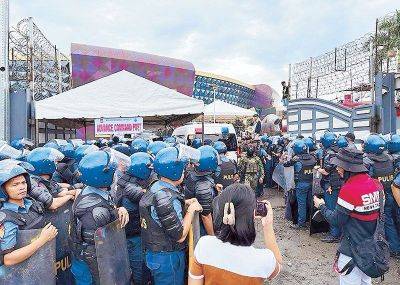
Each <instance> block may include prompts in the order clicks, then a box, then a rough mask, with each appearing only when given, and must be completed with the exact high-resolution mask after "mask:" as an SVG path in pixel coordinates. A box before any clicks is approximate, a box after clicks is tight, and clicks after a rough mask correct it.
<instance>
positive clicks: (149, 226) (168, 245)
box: [139, 188, 186, 252]
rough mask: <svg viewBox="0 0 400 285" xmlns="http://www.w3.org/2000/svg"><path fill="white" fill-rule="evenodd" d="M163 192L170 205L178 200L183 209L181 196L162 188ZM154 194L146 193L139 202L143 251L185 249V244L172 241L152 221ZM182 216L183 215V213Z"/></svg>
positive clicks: (183, 202)
mask: <svg viewBox="0 0 400 285" xmlns="http://www.w3.org/2000/svg"><path fill="white" fill-rule="evenodd" d="M163 191H166V192H169V193H170V194H171V195H172V197H171V203H172V201H174V200H175V199H178V200H179V202H180V203H181V206H182V209H185V199H184V196H183V195H182V194H179V193H177V192H175V191H172V190H170V189H168V188H163ZM154 196H155V193H153V192H151V191H148V192H146V194H145V195H144V196H143V197H142V199H141V200H140V204H139V205H140V207H139V209H140V217H141V228H142V232H141V233H142V244H143V246H144V248H145V249H148V250H151V251H155V252H160V251H178V250H183V249H185V248H186V242H182V243H179V242H177V241H176V240H172V239H170V238H169V237H168V235H167V234H166V233H165V231H164V229H163V228H162V227H161V226H160V225H159V224H158V223H157V222H156V221H154V220H153V218H152V217H151V207H152V206H153V207H154V204H155V202H154V199H155V197H154ZM183 215H184V213H183Z"/></svg>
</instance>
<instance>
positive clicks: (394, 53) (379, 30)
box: [289, 11, 400, 102]
mask: <svg viewBox="0 0 400 285" xmlns="http://www.w3.org/2000/svg"><path fill="white" fill-rule="evenodd" d="M399 51H400V12H397V11H396V12H395V13H393V14H390V15H387V16H385V17H382V18H379V19H377V20H376V31H374V32H371V33H368V34H366V35H364V36H362V37H361V38H359V39H356V40H354V41H351V42H349V43H346V44H344V45H342V46H339V47H336V48H335V49H333V50H331V51H329V52H327V53H325V54H322V55H319V56H317V57H312V58H309V59H307V60H305V61H302V62H299V63H295V64H292V65H291V68H290V75H289V77H290V85H291V92H290V93H291V98H292V99H294V98H312V97H313V98H322V99H327V100H333V101H336V102H339V101H341V100H343V97H344V95H345V94H352V95H353V100H355V101H362V100H363V99H367V100H371V96H370V95H371V89H372V86H373V75H375V74H376V73H377V72H378V71H382V72H394V71H398V57H399Z"/></svg>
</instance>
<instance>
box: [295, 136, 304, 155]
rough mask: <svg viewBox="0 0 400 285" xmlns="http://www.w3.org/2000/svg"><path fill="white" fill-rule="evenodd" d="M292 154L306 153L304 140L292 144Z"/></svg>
mask: <svg viewBox="0 0 400 285" xmlns="http://www.w3.org/2000/svg"><path fill="white" fill-rule="evenodd" d="M293 152H294V153H295V154H303V153H307V145H306V143H305V141H304V140H302V139H297V140H295V141H294V143H293Z"/></svg>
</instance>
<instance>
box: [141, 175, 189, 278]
mask: <svg viewBox="0 0 400 285" xmlns="http://www.w3.org/2000/svg"><path fill="white" fill-rule="evenodd" d="M184 206H185V201H184V196H183V195H182V194H181V193H180V192H179V190H178V188H177V187H175V186H174V185H172V184H169V183H167V182H164V181H156V182H155V183H154V184H153V185H152V186H151V188H150V189H149V191H147V192H146V193H145V194H144V196H143V197H142V199H141V200H140V202H139V209H140V217H141V228H142V229H141V230H142V231H141V232H142V242H143V246H144V248H145V250H146V265H147V267H148V268H149V269H150V271H151V274H152V276H153V278H154V282H155V284H156V285H162V284H168V285H169V284H183V282H184V272H185V249H186V242H181V243H180V242H178V240H179V239H180V238H181V236H182V232H183V224H182V221H183V217H184V209H185V207H184Z"/></svg>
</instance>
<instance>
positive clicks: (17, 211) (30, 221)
mask: <svg viewBox="0 0 400 285" xmlns="http://www.w3.org/2000/svg"><path fill="white" fill-rule="evenodd" d="M23 201H24V205H23V206H22V207H21V206H19V205H17V204H14V203H10V202H8V201H6V202H2V206H1V208H0V217H1V218H0V249H1V253H0V265H2V262H1V261H2V260H3V258H4V254H6V253H8V252H11V251H12V250H13V248H14V246H15V244H16V243H17V233H18V230H29V229H40V228H43V227H44V226H45V221H44V218H43V213H44V208H43V205H42V204H41V203H40V202H37V201H35V200H33V199H31V198H24V199H23Z"/></svg>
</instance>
